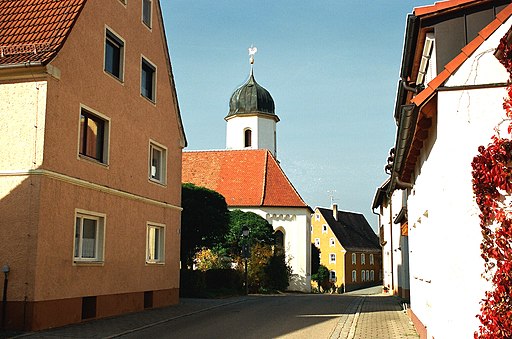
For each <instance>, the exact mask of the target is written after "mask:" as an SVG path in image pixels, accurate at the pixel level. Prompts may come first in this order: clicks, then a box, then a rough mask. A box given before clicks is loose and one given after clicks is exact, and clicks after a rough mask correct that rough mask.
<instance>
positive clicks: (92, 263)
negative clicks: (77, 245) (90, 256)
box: [73, 259, 105, 266]
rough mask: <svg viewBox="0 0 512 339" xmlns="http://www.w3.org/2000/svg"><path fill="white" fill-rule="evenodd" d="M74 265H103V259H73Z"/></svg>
mask: <svg viewBox="0 0 512 339" xmlns="http://www.w3.org/2000/svg"><path fill="white" fill-rule="evenodd" d="M73 265H74V266H104V265H105V262H104V261H93V260H91V261H88V260H76V259H75V260H73Z"/></svg>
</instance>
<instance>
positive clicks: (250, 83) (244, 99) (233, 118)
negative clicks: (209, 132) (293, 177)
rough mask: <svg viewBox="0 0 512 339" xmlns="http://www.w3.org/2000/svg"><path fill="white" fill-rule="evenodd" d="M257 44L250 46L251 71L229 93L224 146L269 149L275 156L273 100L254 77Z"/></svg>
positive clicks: (277, 119)
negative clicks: (241, 82)
mask: <svg viewBox="0 0 512 339" xmlns="http://www.w3.org/2000/svg"><path fill="white" fill-rule="evenodd" d="M256 51H257V49H256V47H253V46H251V48H249V56H250V58H249V60H250V64H251V71H250V73H249V78H248V79H247V81H246V82H245V83H244V84H243V85H242V86H240V87H238V88H237V89H236V90H235V92H234V93H233V94H232V95H231V99H230V100H229V113H228V115H227V116H226V117H225V120H226V121H227V130H226V148H227V149H248V148H249V149H268V150H269V151H270V152H271V153H272V154H273V155H274V157H277V143H276V124H277V122H278V121H279V117H278V116H277V115H276V114H275V105H274V99H272V96H271V95H270V93H269V92H268V91H267V90H266V89H265V88H263V87H262V86H260V85H259V84H258V83H257V82H256V80H255V79H254V69H253V67H254V54H255V53H256Z"/></svg>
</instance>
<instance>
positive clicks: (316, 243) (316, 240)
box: [315, 238, 320, 248]
mask: <svg viewBox="0 0 512 339" xmlns="http://www.w3.org/2000/svg"><path fill="white" fill-rule="evenodd" d="M315 246H316V247H318V248H320V238H315Z"/></svg>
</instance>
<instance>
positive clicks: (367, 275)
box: [366, 270, 370, 281]
mask: <svg viewBox="0 0 512 339" xmlns="http://www.w3.org/2000/svg"><path fill="white" fill-rule="evenodd" d="M366 281H370V271H369V270H366Z"/></svg>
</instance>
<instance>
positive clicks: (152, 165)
mask: <svg viewBox="0 0 512 339" xmlns="http://www.w3.org/2000/svg"><path fill="white" fill-rule="evenodd" d="M166 165H167V150H166V149H165V148H164V147H163V146H161V145H158V144H156V143H154V142H150V143H149V179H150V180H152V181H156V182H158V183H160V184H164V185H165V182H166V180H165V179H166Z"/></svg>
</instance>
